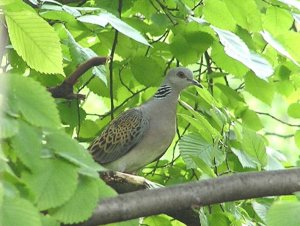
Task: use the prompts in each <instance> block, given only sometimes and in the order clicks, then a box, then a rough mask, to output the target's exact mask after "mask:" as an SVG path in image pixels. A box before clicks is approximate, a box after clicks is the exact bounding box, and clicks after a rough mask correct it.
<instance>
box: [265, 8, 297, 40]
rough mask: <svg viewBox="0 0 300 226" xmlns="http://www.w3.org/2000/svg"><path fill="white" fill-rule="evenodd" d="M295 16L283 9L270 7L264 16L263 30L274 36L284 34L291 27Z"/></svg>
mask: <svg viewBox="0 0 300 226" xmlns="http://www.w3.org/2000/svg"><path fill="white" fill-rule="evenodd" d="M292 24H293V16H292V15H291V12H289V11H288V10H286V9H283V8H281V7H268V8H267V11H266V14H265V15H264V16H263V28H264V29H265V30H267V31H269V32H270V33H271V34H272V35H277V34H280V33H282V31H283V29H285V28H287V27H291V26H292Z"/></svg>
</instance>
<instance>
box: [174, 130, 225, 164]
mask: <svg viewBox="0 0 300 226" xmlns="http://www.w3.org/2000/svg"><path fill="white" fill-rule="evenodd" d="M178 144H179V150H180V155H181V156H182V158H183V160H184V161H185V162H186V164H187V168H188V169H189V168H196V165H195V162H194V160H193V158H192V157H193V156H196V157H198V158H200V159H202V160H203V161H204V162H205V163H206V164H207V165H208V166H210V167H212V166H214V165H217V166H218V165H220V164H221V163H222V162H223V161H224V160H225V155H224V153H223V152H222V151H220V150H219V149H218V147H216V146H215V145H214V144H211V143H208V142H207V141H206V140H205V139H203V137H202V136H201V135H200V134H197V133H191V134H188V135H184V136H183V137H182V138H181V139H180V140H179V143H178Z"/></svg>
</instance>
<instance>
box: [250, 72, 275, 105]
mask: <svg viewBox="0 0 300 226" xmlns="http://www.w3.org/2000/svg"><path fill="white" fill-rule="evenodd" d="M245 87H246V90H247V91H248V92H249V93H251V94H252V95H253V96H255V97H256V98H258V99H259V100H261V101H263V102H264V103H266V104H268V105H270V106H271V104H272V101H273V97H274V94H275V89H274V86H273V85H272V84H271V83H268V82H266V81H265V80H262V79H260V78H258V77H256V76H254V74H253V73H247V74H246V76H245Z"/></svg>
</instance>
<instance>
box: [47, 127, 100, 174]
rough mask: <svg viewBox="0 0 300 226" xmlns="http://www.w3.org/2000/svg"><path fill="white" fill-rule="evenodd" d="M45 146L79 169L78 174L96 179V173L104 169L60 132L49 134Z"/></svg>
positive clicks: (79, 146)
mask: <svg viewBox="0 0 300 226" xmlns="http://www.w3.org/2000/svg"><path fill="white" fill-rule="evenodd" d="M46 140H47V146H48V147H49V148H52V149H54V151H55V153H56V154H57V155H59V156H61V157H63V158H64V159H66V160H68V161H70V162H72V163H74V164H76V165H78V166H80V167H81V169H80V172H81V173H84V174H85V175H88V176H91V177H96V178H98V177H99V175H98V171H103V170H104V168H103V167H101V166H100V165H99V164H98V163H96V162H95V161H94V160H93V158H92V156H91V155H90V154H89V153H88V151H87V150H85V149H84V148H83V147H82V146H81V145H80V144H78V143H77V142H76V141H75V140H73V139H72V138H71V137H69V136H68V135H67V134H65V133H62V132H50V133H48V134H47V135H46Z"/></svg>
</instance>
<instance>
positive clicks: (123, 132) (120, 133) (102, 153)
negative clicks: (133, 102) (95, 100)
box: [88, 108, 149, 164]
mask: <svg viewBox="0 0 300 226" xmlns="http://www.w3.org/2000/svg"><path fill="white" fill-rule="evenodd" d="M148 128H149V120H148V119H147V118H146V117H145V116H144V115H143V113H142V111H141V110H140V109H136V108H134V109H130V110H128V111H126V112H124V113H123V114H121V115H120V116H119V117H118V118H116V119H114V120H113V121H112V122H111V123H110V124H109V125H108V126H107V127H106V128H105V130H104V131H103V132H102V134H101V135H100V136H99V137H97V138H96V139H95V140H94V141H93V143H92V144H91V145H90V146H89V148H88V149H89V151H90V152H91V154H92V155H93V157H94V159H95V160H96V161H97V162H99V163H100V164H101V163H102V164H105V163H109V162H112V161H114V160H116V159H118V158H120V157H122V156H123V155H125V154H126V153H127V152H129V151H130V150H131V149H132V148H133V147H134V146H135V145H137V144H138V143H139V142H140V140H141V139H142V137H143V135H144V133H145V131H146V130H147V129H148Z"/></svg>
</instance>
